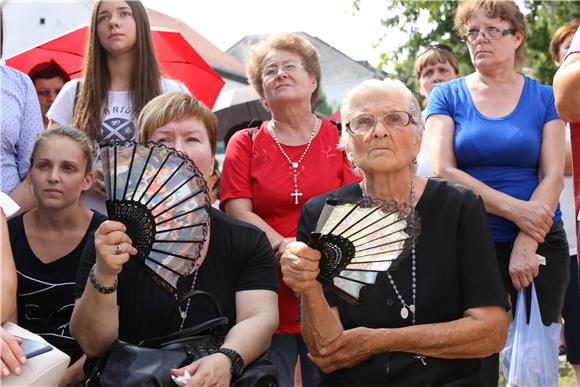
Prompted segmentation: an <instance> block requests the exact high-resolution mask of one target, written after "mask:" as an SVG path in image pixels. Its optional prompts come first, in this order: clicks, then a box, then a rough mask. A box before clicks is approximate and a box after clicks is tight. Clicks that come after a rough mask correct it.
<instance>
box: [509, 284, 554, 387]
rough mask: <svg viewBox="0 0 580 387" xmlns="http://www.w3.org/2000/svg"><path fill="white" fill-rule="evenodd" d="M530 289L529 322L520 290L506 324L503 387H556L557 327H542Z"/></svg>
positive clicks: (533, 290)
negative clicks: (507, 327)
mask: <svg viewBox="0 0 580 387" xmlns="http://www.w3.org/2000/svg"><path fill="white" fill-rule="evenodd" d="M531 286H532V306H531V311H530V322H529V324H528V323H527V321H526V320H527V319H526V297H525V289H522V290H520V291H519V292H518V302H517V307H516V316H515V319H514V321H512V322H511V323H510V326H509V331H508V340H507V343H506V346H505V348H504V349H503V350H502V351H501V353H502V357H503V361H502V363H503V374H504V377H505V380H506V386H507V387H533V386H541V387H551V386H557V385H558V345H559V343H560V324H558V323H552V324H550V325H548V326H545V325H544V324H543V323H542V317H541V315H540V307H539V306H538V297H537V296H536V289H535V288H534V284H533V282H532V285H531Z"/></svg>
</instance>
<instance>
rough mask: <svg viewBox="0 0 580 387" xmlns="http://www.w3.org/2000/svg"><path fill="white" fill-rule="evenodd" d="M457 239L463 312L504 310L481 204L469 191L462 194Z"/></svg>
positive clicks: (501, 285) (495, 263)
mask: <svg viewBox="0 0 580 387" xmlns="http://www.w3.org/2000/svg"><path fill="white" fill-rule="evenodd" d="M457 238H458V254H459V257H458V261H459V278H460V281H461V284H460V287H461V289H462V290H463V291H462V292H461V294H462V298H463V299H462V305H463V310H467V309H470V308H475V307H480V306H501V307H507V304H506V303H507V295H506V292H505V289H504V287H503V283H502V281H501V277H500V273H499V267H498V263H497V258H496V255H495V249H494V245H493V241H492V238H491V232H490V229H489V224H488V222H487V215H486V213H485V209H484V207H483V201H482V200H481V198H480V197H479V196H478V195H476V194H475V193H473V192H472V191H466V193H465V200H464V201H463V204H462V208H461V213H460V219H459V225H458V230H457Z"/></svg>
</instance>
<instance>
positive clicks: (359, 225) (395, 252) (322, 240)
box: [308, 198, 419, 304]
mask: <svg viewBox="0 0 580 387" xmlns="http://www.w3.org/2000/svg"><path fill="white" fill-rule="evenodd" d="M418 234H419V222H418V219H417V217H416V215H415V211H413V210H412V209H410V208H408V207H403V208H402V207H401V206H397V205H396V203H394V202H385V201H380V200H375V199H369V198H362V199H360V200H358V201H356V202H352V201H351V202H346V201H344V200H343V199H337V198H330V199H328V200H327V202H326V205H325V206H324V208H323V210H322V213H321V214H320V218H319V219H318V224H317V227H316V231H315V232H313V233H312V235H311V238H310V241H309V243H308V245H309V246H310V247H312V248H314V249H317V250H319V251H320V253H321V259H320V274H319V275H318V280H319V281H320V282H321V283H322V284H323V285H325V286H327V287H329V288H330V289H331V290H332V291H333V292H335V293H336V294H337V295H339V296H340V297H341V298H343V299H344V300H345V301H347V302H349V303H352V304H359V303H360V300H361V297H363V296H364V288H365V286H367V285H372V284H374V283H375V282H376V280H377V275H378V273H380V272H386V271H388V270H390V269H393V268H394V265H396V264H397V263H398V262H399V261H400V259H401V257H402V256H403V252H404V251H405V250H407V249H408V248H410V246H411V245H412V243H413V240H414V238H416V237H417V235H418Z"/></svg>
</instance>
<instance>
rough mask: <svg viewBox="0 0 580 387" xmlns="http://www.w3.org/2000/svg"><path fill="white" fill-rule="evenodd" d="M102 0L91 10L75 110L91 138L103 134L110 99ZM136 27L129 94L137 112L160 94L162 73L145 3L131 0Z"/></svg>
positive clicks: (78, 123)
mask: <svg viewBox="0 0 580 387" xmlns="http://www.w3.org/2000/svg"><path fill="white" fill-rule="evenodd" d="M102 2H103V0H97V1H95V3H94V5H93V11H92V14H91V26H90V34H89V41H88V45H87V48H86V51H85V58H84V65H83V70H84V74H85V77H84V80H83V81H82V82H81V87H80V89H79V95H78V100H77V101H76V104H75V108H74V112H73V126H75V127H77V128H80V129H81V130H83V131H85V132H86V133H87V134H88V135H89V137H90V138H91V139H92V140H98V139H99V138H100V136H101V130H100V129H101V115H102V112H103V107H104V106H105V105H106V103H107V96H108V91H109V87H110V82H111V75H110V73H109V68H108V67H107V51H105V49H104V48H103V46H102V45H101V43H100V41H99V37H98V35H97V25H98V20H97V18H98V12H99V7H100V5H101V3H102ZM127 4H128V5H129V7H130V8H131V11H132V13H133V18H134V19H135V25H136V28H137V39H136V43H135V50H134V55H135V60H134V64H133V74H132V76H131V86H130V90H129V95H130V98H131V100H132V101H133V112H134V113H133V114H134V115H135V116H136V115H137V114H139V112H140V111H141V109H143V107H144V106H145V105H146V104H147V102H149V101H150V100H152V99H153V98H155V97H156V96H158V95H159V94H161V73H160V71H159V64H158V63H157V57H156V56H155V49H154V47H153V39H152V37H151V27H150V26H149V19H148V18H147V12H146V11H145V7H144V6H143V4H142V3H141V1H138V0H129V1H127Z"/></svg>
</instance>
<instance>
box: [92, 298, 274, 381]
mask: <svg viewBox="0 0 580 387" xmlns="http://www.w3.org/2000/svg"><path fill="white" fill-rule="evenodd" d="M200 296H203V297H207V298H208V299H209V300H210V301H211V302H212V304H213V305H214V307H215V310H216V313H217V315H218V316H219V317H216V318H213V319H211V320H208V321H206V322H204V323H201V324H198V325H196V326H194V327H190V328H187V329H184V330H181V331H178V332H174V333H172V334H169V335H167V336H163V337H156V338H153V339H149V340H144V341H142V342H140V343H139V345H134V344H129V343H126V342H124V341H121V340H115V341H114V342H113V344H111V346H110V347H109V348H108V349H107V352H106V354H105V355H103V356H102V357H101V358H100V359H99V360H98V362H97V364H96V366H95V367H94V368H93V371H92V373H91V376H90V377H89V379H88V380H87V382H86V386H89V387H91V386H95V387H96V386H101V387H109V386H110V387H113V386H114V387H117V386H123V387H141V386H151V387H153V386H155V387H158V386H171V387H175V386H176V384H175V383H174V382H173V380H172V379H171V374H170V370H171V369H172V368H180V367H183V366H185V365H187V364H190V363H192V362H193V361H195V360H197V359H200V358H202V357H204V356H208V355H211V354H213V353H215V352H217V350H218V349H219V348H220V346H221V345H222V344H223V341H224V338H225V335H226V333H227V331H228V318H227V317H225V316H224V315H223V313H222V311H221V308H220V306H219V303H218V301H217V300H216V299H215V297H214V296H213V295H211V294H209V293H207V292H204V291H201V290H193V291H190V292H188V293H186V294H185V295H184V296H182V297H181V300H184V299H187V298H189V297H200ZM230 385H231V386H233V387H276V386H278V383H277V372H276V368H275V367H274V365H273V364H272V363H271V361H270V360H269V359H268V357H267V355H266V354H263V355H262V356H261V357H259V358H258V359H256V360H254V361H253V362H252V363H250V364H248V365H247V366H246V367H245V368H244V371H243V372H242V375H241V376H240V377H239V378H237V379H236V380H232V382H231V384H230Z"/></svg>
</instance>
